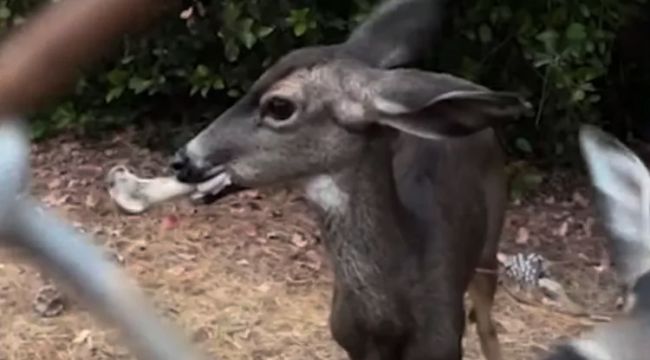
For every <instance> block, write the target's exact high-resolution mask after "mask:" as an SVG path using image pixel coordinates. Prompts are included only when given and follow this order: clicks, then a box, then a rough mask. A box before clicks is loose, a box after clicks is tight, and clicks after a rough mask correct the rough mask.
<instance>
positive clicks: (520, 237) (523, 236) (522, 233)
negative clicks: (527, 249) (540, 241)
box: [515, 227, 530, 245]
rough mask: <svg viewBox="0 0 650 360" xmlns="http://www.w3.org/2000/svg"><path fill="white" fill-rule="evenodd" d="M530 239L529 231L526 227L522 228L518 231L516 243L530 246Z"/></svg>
mask: <svg viewBox="0 0 650 360" xmlns="http://www.w3.org/2000/svg"><path fill="white" fill-rule="evenodd" d="M529 239H530V232H529V231H528V229H526V228H525V227H520V228H519V229H518V230H517V237H516V238H515V243H516V244H519V245H525V244H528V240H529Z"/></svg>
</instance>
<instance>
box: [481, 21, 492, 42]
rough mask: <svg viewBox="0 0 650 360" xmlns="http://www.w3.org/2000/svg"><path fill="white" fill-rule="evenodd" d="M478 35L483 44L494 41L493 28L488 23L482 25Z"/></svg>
mask: <svg viewBox="0 0 650 360" xmlns="http://www.w3.org/2000/svg"><path fill="white" fill-rule="evenodd" d="M478 37H479V38H480V39H481V42H482V43H483V44H487V43H489V42H490V41H492V29H490V27H489V26H487V25H486V24H483V25H481V27H479V29H478Z"/></svg>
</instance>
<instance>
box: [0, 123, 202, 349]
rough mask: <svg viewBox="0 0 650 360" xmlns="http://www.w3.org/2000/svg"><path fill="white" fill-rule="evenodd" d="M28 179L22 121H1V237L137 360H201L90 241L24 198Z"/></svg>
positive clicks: (26, 146)
mask: <svg viewBox="0 0 650 360" xmlns="http://www.w3.org/2000/svg"><path fill="white" fill-rule="evenodd" d="M29 177H30V176H29V142H28V140H27V137H26V128H25V123H24V122H23V121H21V120H20V119H18V120H16V119H10V120H6V119H5V121H1V120H0V235H2V237H0V238H1V239H11V240H13V241H14V242H15V244H16V245H17V246H20V247H22V248H24V249H25V250H27V252H28V254H29V255H30V256H31V257H33V258H34V260H35V262H36V263H37V264H38V265H41V266H43V267H44V269H45V270H47V271H50V272H52V273H53V275H54V276H56V277H57V278H58V279H60V280H62V281H64V282H65V283H66V284H67V285H68V286H70V287H71V288H73V289H75V290H76V291H78V292H79V293H80V294H81V297H82V299H83V300H85V301H86V302H87V303H88V304H89V306H90V307H91V309H92V310H94V311H96V312H97V313H99V314H101V315H102V316H103V318H104V319H105V320H108V321H109V322H111V323H112V324H114V325H116V326H117V327H118V328H119V329H120V330H121V331H122V333H123V334H124V335H125V339H126V340H127V341H128V343H129V344H130V345H132V349H133V350H134V351H135V354H136V355H138V356H140V358H142V359H150V360H191V359H197V360H198V359H203V357H200V356H199V355H198V353H196V352H194V351H192V348H191V347H190V345H189V342H187V341H185V340H184V339H183V336H181V334H180V333H179V332H177V331H176V330H174V329H173V327H171V326H169V325H166V324H164V323H163V322H162V321H160V319H159V317H158V316H156V314H155V312H154V311H153V307H152V306H151V305H150V304H148V303H147V302H146V301H145V300H144V297H143V296H142V294H141V292H140V291H139V289H138V288H137V287H135V286H134V285H130V284H129V281H128V279H127V277H126V276H125V275H124V274H123V273H122V272H121V271H120V269H119V268H118V266H117V265H115V264H113V263H112V262H111V261H109V260H108V259H106V258H105V257H104V256H103V254H102V251H101V250H100V249H99V248H98V247H97V246H95V245H93V244H92V242H91V241H90V239H88V238H86V237H85V236H84V235H82V234H81V233H80V232H79V231H77V230H75V229H74V228H73V227H72V226H70V225H69V224H68V223H66V222H65V221H63V220H61V219H59V218H58V217H56V216H54V215H53V214H51V213H50V212H49V211H46V210H45V209H43V208H42V207H40V206H39V205H38V203H36V202H35V201H34V200H32V199H31V198H29V196H28V190H29Z"/></svg>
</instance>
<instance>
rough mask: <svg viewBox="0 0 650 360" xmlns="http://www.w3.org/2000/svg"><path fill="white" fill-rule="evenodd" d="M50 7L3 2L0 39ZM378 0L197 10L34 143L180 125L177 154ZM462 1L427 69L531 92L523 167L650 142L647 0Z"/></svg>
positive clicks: (88, 86) (40, 122)
mask: <svg viewBox="0 0 650 360" xmlns="http://www.w3.org/2000/svg"><path fill="white" fill-rule="evenodd" d="M43 1H44V0H0V35H1V34H2V33H3V32H5V31H6V30H7V29H10V28H11V27H14V26H19V25H20V24H21V22H22V21H24V18H23V17H24V16H25V15H26V14H28V13H29V12H30V11H32V10H33V9H34V8H35V7H36V6H38V5H40V4H41V3H42V2H43ZM378 2H379V0H352V1H331V0H294V1H288V0H276V1H268V0H267V1H265V0H220V1H209V0H206V1H196V0H190V1H188V2H187V4H188V6H187V10H185V11H184V12H183V13H182V14H177V15H178V16H171V17H169V18H168V19H167V20H166V21H164V22H163V23H162V24H160V26H158V27H157V28H156V29H155V30H154V31H152V32H150V33H148V34H146V36H144V37H137V38H129V37H126V38H124V39H123V41H122V46H121V47H120V48H119V51H118V52H117V53H116V54H115V56H113V57H112V58H111V59H110V60H108V61H105V62H104V63H102V64H100V65H99V66H97V67H95V68H93V69H92V70H90V71H88V72H87V73H86V74H85V76H84V77H83V79H82V80H81V81H79V83H78V84H77V87H76V90H75V92H74V93H73V94H71V95H70V96H69V97H68V98H67V99H64V101H62V102H58V103H57V105H56V106H54V107H53V108H51V109H47V110H46V111H43V112H41V113H39V114H36V115H35V121H34V137H35V138H36V139H42V138H45V137H48V136H50V135H52V134H55V133H57V132H60V131H62V130H66V131H72V130H74V131H76V132H78V133H79V134H81V135H83V136H94V135H97V134H105V133H106V131H107V130H109V129H122V128H124V127H126V126H144V127H145V128H147V127H148V128H149V129H155V131H157V132H159V131H160V130H161V129H169V130H171V129H174V131H170V132H169V133H172V134H175V136H173V137H171V138H170V137H169V136H167V135H168V134H166V135H165V136H159V137H152V136H143V139H149V140H151V141H149V142H150V143H149V145H154V144H153V142H154V140H152V139H160V138H163V139H166V140H169V139H171V140H172V141H171V143H170V144H167V143H168V142H166V144H167V145H169V147H170V148H171V147H172V146H174V145H176V144H177V143H178V142H180V141H182V140H184V139H185V138H186V137H187V136H188V135H187V134H188V132H191V131H194V130H195V129H196V128H197V127H200V126H202V125H203V124H204V123H205V122H206V121H208V120H209V119H211V118H212V117H214V116H215V115H216V114H218V113H219V112H220V111H222V110H223V109H224V107H227V106H228V105H229V104H230V103H232V102H233V101H234V100H236V99H237V98H238V97H239V96H240V95H241V94H242V93H243V92H245V91H246V89H247V88H248V87H249V86H250V85H251V83H252V82H253V81H254V80H255V79H256V78H257V77H258V76H259V75H260V74H261V72H262V71H263V70H264V68H265V67H267V66H268V65H269V64H271V63H273V61H274V60H275V59H277V58H278V57H279V56H281V55H283V54H285V53H286V52H288V51H289V50H291V49H293V48H296V47H299V46H305V45H310V44H316V43H332V42H336V41H339V40H341V39H343V38H344V37H345V36H346V34H348V33H349V31H350V30H351V28H353V27H354V26H356V25H357V24H358V23H359V22H360V21H361V20H363V19H364V17H365V16H366V15H367V14H368V12H369V10H370V9H372V8H373V6H375V5H376V4H377V3H378ZM451 3H453V6H451V7H450V8H449V9H448V16H446V18H447V20H448V21H447V24H446V26H445V32H444V34H443V39H444V41H441V42H439V43H438V44H436V45H435V46H433V44H432V50H433V51H432V56H431V57H430V58H429V59H428V60H427V62H426V63H425V64H424V65H423V66H425V67H427V68H430V69H435V70H437V71H445V72H451V73H454V74H456V75H459V76H462V77H466V78H468V79H471V80H473V81H477V82H480V83H483V84H485V85H487V86H489V87H492V88H495V89H507V90H514V91H520V92H522V93H524V94H526V95H527V96H529V98H530V99H531V100H532V102H533V103H534V104H535V105H536V114H535V116H534V118H533V119H531V120H529V121H522V122H519V123H517V124H514V125H512V126H509V127H508V128H507V129H506V131H505V132H504V133H503V135H504V136H503V140H504V144H505V145H506V147H507V149H508V151H509V153H510V154H511V155H512V156H513V157H514V158H518V159H525V160H527V161H528V162H533V163H536V164H551V165H561V164H565V163H569V164H570V163H571V162H572V161H573V160H575V159H576V155H577V152H576V143H575V141H576V129H577V127H578V126H579V124H581V123H583V122H589V123H596V124H599V125H602V126H605V127H607V128H608V129H610V130H612V131H615V132H616V133H617V134H618V135H619V136H625V135H626V134H627V129H632V130H633V133H634V134H636V135H637V136H638V137H640V138H642V139H645V140H648V139H650V131H649V130H644V129H645V128H644V126H647V127H648V128H650V125H645V123H646V122H650V121H645V120H644V118H645V119H648V120H650V105H646V103H648V101H646V100H645V99H648V97H647V96H646V94H647V93H648V89H649V86H648V85H649V84H650V82H648V74H649V73H650V71H647V69H646V68H647V67H650V56H648V54H647V53H648V52H650V50H648V49H647V48H648V46H647V43H646V42H647V39H648V36H647V35H650V30H649V29H648V28H650V26H649V25H648V21H647V15H648V13H649V12H648V11H647V10H648V6H647V5H646V1H645V0H583V1H565V0H529V1H525V2H522V1H519V0H465V1H456V2H451ZM645 60H647V61H645ZM646 64H647V65H646ZM162 124H164V126H162Z"/></svg>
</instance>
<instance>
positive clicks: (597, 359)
mask: <svg viewBox="0 0 650 360" xmlns="http://www.w3.org/2000/svg"><path fill="white" fill-rule="evenodd" d="M571 345H572V346H573V348H574V349H575V350H576V351H577V352H578V354H580V355H582V356H583V357H585V358H587V359H589V360H614V359H613V358H612V357H611V356H610V354H609V353H608V352H607V350H606V349H604V348H603V347H602V346H601V345H599V344H598V343H596V342H595V341H593V340H586V339H585V340H576V341H573V342H572V343H571Z"/></svg>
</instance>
